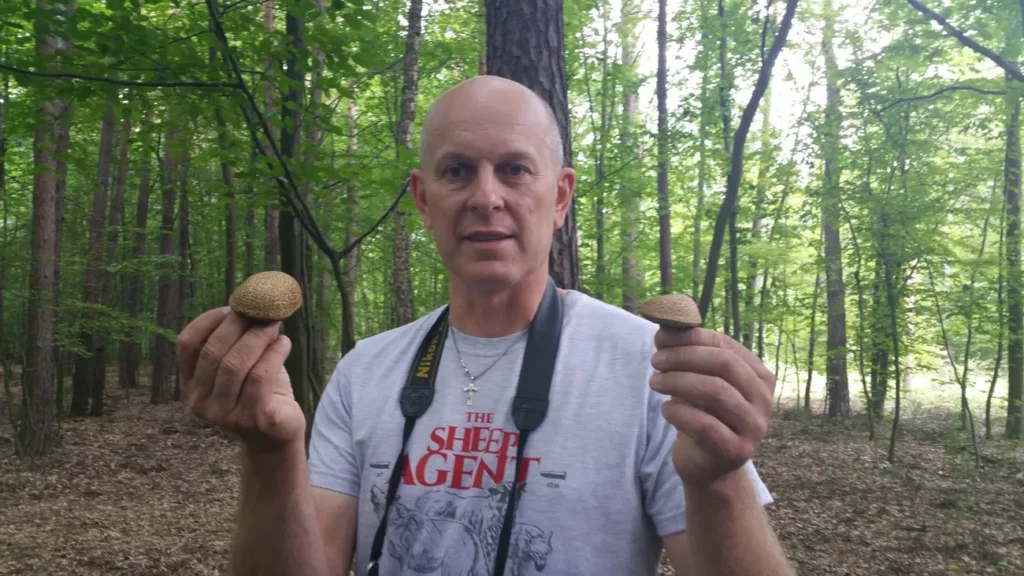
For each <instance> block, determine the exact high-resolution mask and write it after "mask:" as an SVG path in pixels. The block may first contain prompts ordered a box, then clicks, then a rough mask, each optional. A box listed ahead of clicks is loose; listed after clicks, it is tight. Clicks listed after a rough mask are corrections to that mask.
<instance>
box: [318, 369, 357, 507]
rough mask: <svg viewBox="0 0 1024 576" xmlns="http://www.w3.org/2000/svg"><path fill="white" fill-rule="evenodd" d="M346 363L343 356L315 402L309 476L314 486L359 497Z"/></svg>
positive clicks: (350, 390)
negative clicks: (321, 394) (317, 402)
mask: <svg viewBox="0 0 1024 576" xmlns="http://www.w3.org/2000/svg"><path fill="white" fill-rule="evenodd" d="M348 364H349V362H347V361H346V359H345V358H343V359H342V360H341V362H339V363H338V365H337V367H336V368H335V370H334V373H333V374H332V375H331V379H330V380H329V381H328V382H327V386H326V388H325V389H324V393H323V396H322V397H321V398H320V402H319V404H317V409H316V413H315V414H314V416H313V429H312V430H311V431H310V439H309V477H310V483H311V484H312V485H313V486H316V487H318V488H326V489H328V490H333V491H335V492H342V493H344V494H348V495H351V496H356V497H358V496H359V466H358V464H357V458H356V453H355V448H354V443H353V440H352V411H351V393H352V389H351V386H350V381H349V370H348Z"/></svg>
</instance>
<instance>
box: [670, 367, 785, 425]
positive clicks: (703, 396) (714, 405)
mask: <svg viewBox="0 0 1024 576" xmlns="http://www.w3.org/2000/svg"><path fill="white" fill-rule="evenodd" d="M651 388H652V389H653V390H654V391H655V392H660V393H662V394H666V395H669V396H672V397H673V398H676V399H677V400H681V401H682V402H684V403H686V404H689V405H690V406H693V407H694V408H697V409H698V410H701V411H703V412H706V413H708V414H710V415H712V416H714V417H715V418H717V419H718V420H719V421H721V422H722V423H723V424H725V425H726V426H728V427H729V429H731V430H732V431H733V432H736V433H737V434H739V435H741V436H763V435H764V431H763V430H762V428H764V427H765V426H764V425H763V424H762V421H763V418H760V417H759V416H758V414H757V412H756V411H755V410H754V407H753V406H751V405H750V403H749V402H747V400H746V399H745V398H743V396H742V395H741V394H740V393H739V391H738V390H736V388H733V387H732V386H730V385H729V384H728V383H727V382H725V381H723V380H722V379H721V378H717V377H715V376H706V375H704V374H694V373H692V372H668V373H660V372H659V373H655V374H654V375H653V376H651Z"/></svg>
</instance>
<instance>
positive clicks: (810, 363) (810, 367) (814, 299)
mask: <svg viewBox="0 0 1024 576" xmlns="http://www.w3.org/2000/svg"><path fill="white" fill-rule="evenodd" d="M820 293H821V269H820V268H819V269H818V271H817V273H816V274H815V275H814V295H813V296H811V334H810V337H809V339H808V343H807V388H806V389H805V391H804V411H805V412H808V413H810V411H811V382H812V380H813V378H814V344H815V342H816V341H817V335H816V330H817V326H818V325H817V322H815V318H816V316H817V315H818V294H820Z"/></svg>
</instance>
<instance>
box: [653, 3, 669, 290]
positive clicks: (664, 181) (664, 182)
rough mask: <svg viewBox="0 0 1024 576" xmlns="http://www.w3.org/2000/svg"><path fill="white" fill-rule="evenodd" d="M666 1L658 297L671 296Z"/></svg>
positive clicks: (661, 13)
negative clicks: (659, 284)
mask: <svg viewBox="0 0 1024 576" xmlns="http://www.w3.org/2000/svg"><path fill="white" fill-rule="evenodd" d="M665 3H666V0H658V81H657V92H658V255H659V261H660V263H661V293H662V294H669V293H671V292H672V210H671V206H672V205H671V203H670V202H669V196H668V89H667V74H668V72H667V68H668V65H667V63H666V59H667V56H666V51H667V50H668V41H667V37H668V36H667V32H666V28H667V25H668V24H667V14H666V12H667V10H666V6H665Z"/></svg>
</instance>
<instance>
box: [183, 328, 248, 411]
mask: <svg viewBox="0 0 1024 576" xmlns="http://www.w3.org/2000/svg"><path fill="white" fill-rule="evenodd" d="M248 327H249V321H248V320H246V319H245V318H243V317H242V316H239V315H238V314H235V313H233V312H232V313H230V314H228V317H227V318H225V319H224V321H223V322H221V324H220V326H218V327H217V329H216V330H214V331H213V334H210V337H209V338H207V339H206V343H205V344H203V347H202V348H200V349H199V360H198V361H197V362H196V368H195V373H194V374H193V376H192V380H193V382H192V388H193V394H194V395H195V396H194V398H193V399H192V401H193V402H202V401H204V400H205V399H206V398H207V397H209V395H210V393H211V392H212V391H213V382H214V378H215V377H216V375H217V370H218V369H219V368H220V362H221V360H222V359H223V358H224V355H225V354H227V353H228V350H230V349H231V347H232V346H234V345H235V342H237V341H238V339H239V338H241V337H242V334H244V333H245V331H246V329H248Z"/></svg>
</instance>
